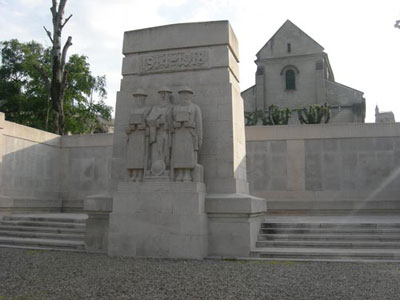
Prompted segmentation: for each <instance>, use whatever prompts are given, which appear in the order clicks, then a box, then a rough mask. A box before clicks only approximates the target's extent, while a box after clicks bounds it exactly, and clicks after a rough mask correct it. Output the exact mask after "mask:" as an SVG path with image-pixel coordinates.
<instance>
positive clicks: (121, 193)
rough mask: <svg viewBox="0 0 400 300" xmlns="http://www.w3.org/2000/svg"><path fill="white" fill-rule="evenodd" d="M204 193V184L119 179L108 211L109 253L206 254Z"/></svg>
mask: <svg viewBox="0 0 400 300" xmlns="http://www.w3.org/2000/svg"><path fill="white" fill-rule="evenodd" d="M204 197H205V186H204V184H203V183H194V182H138V183H134V182H122V183H120V184H119V185H118V190H117V192H116V194H115V196H114V203H113V212H112V214H111V215H110V233H109V234H110V235H109V248H108V253H109V255H112V256H143V257H169V258H194V259H202V258H204V257H205V256H206V255H207V215H206V214H205V208H204V201H205V200H204Z"/></svg>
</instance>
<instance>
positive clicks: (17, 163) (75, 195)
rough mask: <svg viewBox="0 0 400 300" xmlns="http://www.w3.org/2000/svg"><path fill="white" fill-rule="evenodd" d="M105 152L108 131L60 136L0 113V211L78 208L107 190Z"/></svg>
mask: <svg viewBox="0 0 400 300" xmlns="http://www.w3.org/2000/svg"><path fill="white" fill-rule="evenodd" d="M111 151H112V134H96V135H76V136H62V137H60V136H59V135H56V134H52V133H48V132H45V131H41V130H37V129H34V128H30V127H26V126H22V125H19V124H16V123H13V122H8V121H5V120H4V114H3V113H0V215H1V214H9V213H17V212H30V211H41V212H45V211H54V212H59V211H82V209H83V200H84V199H85V198H86V197H87V196H88V195H93V194H105V193H106V192H107V191H108V188H109V186H108V184H109V178H110V165H111V163H110V162H111Z"/></svg>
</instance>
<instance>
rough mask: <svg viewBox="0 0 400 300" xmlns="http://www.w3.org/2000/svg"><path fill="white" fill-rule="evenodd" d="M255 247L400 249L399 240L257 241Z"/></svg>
mask: <svg viewBox="0 0 400 300" xmlns="http://www.w3.org/2000/svg"><path fill="white" fill-rule="evenodd" d="M256 247H257V248H266V247H268V248H331V249H349V248H350V249H400V241H399V242H390V241H389V242H382V241H375V242H373V241H372V242H371V241H362V242H360V241H353V240H352V241H293V240H290V241H257V242H256Z"/></svg>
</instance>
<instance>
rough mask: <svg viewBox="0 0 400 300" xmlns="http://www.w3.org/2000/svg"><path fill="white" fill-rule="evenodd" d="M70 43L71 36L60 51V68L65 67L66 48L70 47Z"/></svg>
mask: <svg viewBox="0 0 400 300" xmlns="http://www.w3.org/2000/svg"><path fill="white" fill-rule="evenodd" d="M71 41H72V36H69V37H68V39H67V41H66V42H65V45H64V47H63V50H62V56H61V66H63V67H64V66H65V59H66V56H67V51H68V48H69V47H70V46H71V45H72V42H71Z"/></svg>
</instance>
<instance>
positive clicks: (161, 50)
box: [109, 21, 266, 258]
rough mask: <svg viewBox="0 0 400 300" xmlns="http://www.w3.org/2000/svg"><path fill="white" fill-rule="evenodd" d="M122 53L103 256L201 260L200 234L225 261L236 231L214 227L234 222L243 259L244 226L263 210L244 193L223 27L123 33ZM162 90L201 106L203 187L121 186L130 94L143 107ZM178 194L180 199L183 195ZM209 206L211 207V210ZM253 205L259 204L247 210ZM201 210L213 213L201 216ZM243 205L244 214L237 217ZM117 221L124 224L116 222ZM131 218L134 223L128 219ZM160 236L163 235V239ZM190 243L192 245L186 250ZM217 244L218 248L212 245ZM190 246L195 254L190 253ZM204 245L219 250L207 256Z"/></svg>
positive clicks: (241, 137)
mask: <svg viewBox="0 0 400 300" xmlns="http://www.w3.org/2000/svg"><path fill="white" fill-rule="evenodd" d="M123 54H124V56H125V57H124V59H123V64H122V75H123V78H122V81H121V91H120V92H119V93H118V95H117V103H116V115H115V132H114V143H113V168H112V169H113V170H112V180H113V182H114V188H115V189H116V190H117V193H116V195H115V196H114V210H113V212H112V214H111V219H110V226H111V227H110V240H109V241H110V245H109V253H110V254H112V255H130V256H136V255H139V256H149V255H150V256H168V257H191V258H202V257H204V256H205V255H207V249H206V250H205V251H203V250H202V249H203V246H206V245H207V244H206V243H207V241H204V239H203V236H206V237H207V235H208V244H209V245H210V241H212V242H211V246H209V247H208V253H210V252H212V253H213V254H215V255H225V254H226V253H228V255H231V254H232V253H233V252H232V249H229V248H230V245H229V241H230V237H231V236H232V235H235V233H234V232H233V231H235V229H229V228H228V229H227V230H228V231H226V230H224V231H218V228H217V227H218V226H214V225H215V224H216V223H215V222H221V221H222V222H225V224H228V223H229V222H234V223H235V222H236V223H237V224H240V225H238V226H239V227H240V228H241V229H240V230H241V232H242V233H244V232H246V234H245V235H247V238H246V239H243V240H242V241H241V242H242V243H243V245H241V247H240V249H245V250H243V251H236V252H235V255H242V256H247V255H249V248H250V245H249V238H248V237H249V236H250V234H251V233H250V232H251V227H252V226H250V225H249V224H250V223H251V224H253V223H252V217H253V215H258V216H259V214H260V213H264V212H265V211H266V204H265V201H264V200H262V199H259V198H254V197H251V196H249V195H248V192H249V189H248V182H247V178H246V140H245V133H244V111H243V100H242V98H241V96H240V87H239V67H238V62H239V52H238V44H237V39H236V37H235V34H234V33H233V31H232V28H231V27H230V25H229V23H228V22H227V21H216V22H204V23H187V24H174V25H168V26H161V27H155V28H147V29H141V30H135V31H129V32H125V35H124V43H123ZM162 86H168V87H169V88H170V89H171V90H172V103H173V104H177V100H178V97H177V91H179V89H180V88H182V87H183V86H187V87H190V88H191V89H192V90H193V92H194V100H193V103H195V104H196V105H198V106H199V107H200V109H201V112H202V115H203V145H202V148H201V149H200V151H199V163H200V164H201V165H202V166H203V167H204V183H205V186H204V185H202V183H193V184H191V185H190V184H186V183H178V182H171V183H168V184H167V183H165V184H164V183H163V182H162V183H154V182H142V183H134V184H132V183H130V184H126V183H125V182H124V181H126V168H125V165H126V134H125V128H126V126H127V124H128V120H129V112H130V110H131V107H132V102H133V101H132V93H133V91H134V90H135V89H138V88H140V89H143V90H145V91H146V93H147V94H148V97H147V99H148V100H149V104H152V105H154V104H156V103H157V101H156V99H158V95H157V91H158V89H159V88H160V87H162ZM146 101H147V100H146ZM185 184H186V185H185ZM181 185H184V186H181ZM158 187H159V188H158ZM181 188H182V189H183V190H184V191H186V192H185V193H186V194H184V195H182V193H181V192H180V189H181ZM151 189H153V194H152V195H153V196H152V200H151V201H154V202H152V203H145V202H142V200H141V199H139V198H135V197H136V196H133V195H134V194H135V195H136V194H142V195H143V193H145V192H146V191H151ZM206 191H207V194H206ZM174 195H175V196H174ZM164 196H165V197H164ZM204 196H205V199H204ZM174 197H175V198H176V197H177V199H180V200H182V199H181V197H186V199H187V200H186V201H187V202H188V205H189V206H191V207H192V208H191V210H189V211H188V210H183V211H181V210H179V209H180V208H179V206H177V205H176V204H174V201H177V200H176V199H175V200H174ZM159 198H160V199H159ZM170 198H171V199H170ZM240 199H242V200H243V202H244V203H245V204H244V205H243V204H241V203H240ZM182 201H184V200H182ZM203 201H205V205H204V202H203ZM208 202H209V205H207V203H208ZM215 202H217V203H218V205H217V206H215V205H213V204H214V203H215ZM253 202H257V203H259V202H260V203H263V204H261V205H253V204H254V203H253ZM232 205H234V206H235V208H234V211H231V209H232V207H231V206H232ZM236 205H238V206H237V207H236ZM204 207H210V209H211V208H212V209H211V211H208V210H207V208H206V209H205V210H204ZM215 207H218V209H215ZM244 207H246V209H245V210H243V214H242V213H241V210H242V209H244ZM152 211H153V213H152ZM206 212H208V213H210V214H212V216H211V215H210V214H209V219H208V220H209V221H208V223H209V226H208V232H207V229H204V228H203V226H204V224H206V225H207V218H204V216H206V214H205V213H206ZM143 213H145V214H147V215H146V217H148V218H147V219H143V220H141V219H140V216H141V215H140V214H143ZM151 214H153V215H151ZM230 214H234V215H235V218H231V216H232V215H230ZM142 216H143V215H142ZM185 216H186V219H185ZM227 217H228V218H227ZM124 218H125V220H126V222H125V223H124V222H123V221H121V220H123V219H124ZM132 218H136V220H134V221H132ZM190 220H191V221H190ZM238 220H239V221H238ZM176 222H178V224H177V223H176ZM210 222H211V223H212V224H214V225H212V224H211V223H210ZM210 224H211V225H210ZM126 225H129V226H136V227H135V228H144V229H143V231H141V232H137V234H136V236H135V235H134V234H132V231H131V230H130V229H129V228H132V227H129V226H126ZM191 226H195V229H191V228H192V227H191ZM185 227H186V228H185ZM228 227H229V226H228ZM146 228H148V229H146ZM215 228H216V230H214V229H215ZM232 228H233V227H232ZM236 228H237V227H236ZM165 230H169V233H168V234H165ZM229 230H233V231H229ZM143 234H148V236H147V238H146V237H145V236H142V237H141V236H140V235H143ZM221 235H222V237H224V238H223V239H221ZM122 241H124V243H122ZM190 241H191V242H190ZM193 241H198V243H197V244H192V242H193ZM219 241H221V243H223V245H219V244H218V243H219ZM242 246H243V247H242ZM195 247H197V248H198V249H201V250H200V251H197V252H196V251H195V250H194V248H195ZM210 247H212V248H215V247H216V249H219V250H218V251H216V250H213V249H211V250H210ZM182 249H187V250H185V251H183V250H182ZM180 251H181V252H180ZM182 251H183V252H182ZM224 251H227V252H226V253H225V252H224ZM190 252H191V253H190Z"/></svg>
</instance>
